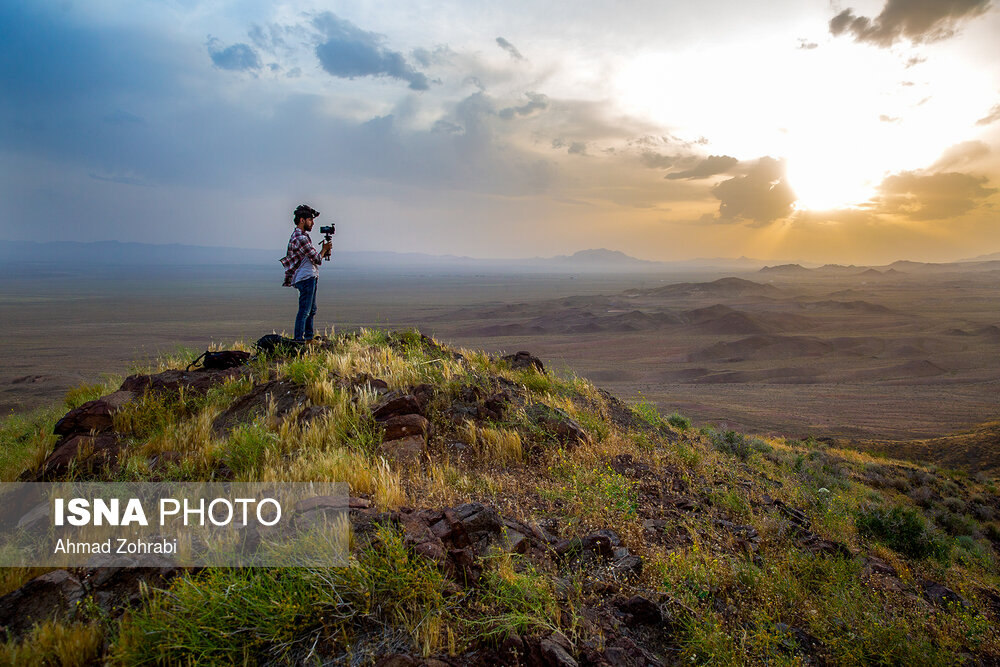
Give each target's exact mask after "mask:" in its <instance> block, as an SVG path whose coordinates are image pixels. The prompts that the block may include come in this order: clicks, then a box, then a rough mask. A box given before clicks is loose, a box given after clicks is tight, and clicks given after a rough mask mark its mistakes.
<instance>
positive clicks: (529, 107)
mask: <svg viewBox="0 0 1000 667" xmlns="http://www.w3.org/2000/svg"><path fill="white" fill-rule="evenodd" d="M525 96H527V98H528V102H527V103H526V104H523V105H521V106H519V107H507V108H506V109H501V110H500V117H501V118H503V119H504V120H510V119H511V118H513V117H514V116H530V115H531V114H533V113H535V112H536V111H542V110H544V109H547V108H548V106H549V98H548V97H546V96H545V95H542V94H540V93H525Z"/></svg>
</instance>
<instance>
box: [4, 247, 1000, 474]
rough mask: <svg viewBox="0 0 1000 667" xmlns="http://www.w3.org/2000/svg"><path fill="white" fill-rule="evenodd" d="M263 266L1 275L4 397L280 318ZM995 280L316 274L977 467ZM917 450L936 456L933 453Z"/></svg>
mask: <svg viewBox="0 0 1000 667" xmlns="http://www.w3.org/2000/svg"><path fill="white" fill-rule="evenodd" d="M273 273H274V272H273V271H272V270H270V269H269V267H255V266H250V267H237V266H233V267H198V268H192V269H186V270H183V271H181V270H178V269H177V268H168V267H162V268H155V267H154V268H145V269H142V270H141V271H135V270H131V269H129V268H127V267H116V268H106V269H101V270H73V269H65V270H58V271H52V270H49V271H47V272H43V275H41V276H35V277H33V278H32V279H31V280H27V279H22V278H20V277H18V276H17V275H13V274H12V275H9V276H7V277H5V279H4V280H3V281H2V283H0V285H2V293H0V313H2V317H3V320H4V321H5V322H6V323H7V331H8V333H7V336H6V339H5V341H4V343H3V345H4V347H5V348H6V349H5V351H4V355H3V356H4V359H5V360H6V363H5V366H4V368H3V369H2V370H0V408H2V410H3V412H4V413H10V412H11V411H21V410H25V409H31V408H34V407H38V406H41V405H45V404H49V403H52V402H55V401H58V400H60V399H61V397H62V395H63V394H64V393H65V391H66V390H67V389H68V388H70V387H71V386H74V385H76V384H79V383H84V382H93V381H95V380H97V379H99V377H100V376H101V375H102V374H119V375H123V374H126V373H127V372H128V370H129V364H131V363H133V362H141V361H142V359H144V358H146V357H150V356H153V355H156V354H160V353H163V352H170V351H173V350H175V349H176V348H177V346H178V345H183V346H185V347H186V348H188V349H187V350H186V351H184V352H183V353H190V356H191V357H192V359H193V358H194V356H195V355H196V354H197V353H200V352H201V351H203V350H204V349H205V348H207V347H208V346H209V345H212V344H215V345H221V346H224V347H225V346H228V345H230V344H232V343H233V341H235V340H243V341H245V342H247V343H252V341H253V340H255V339H256V338H257V337H258V336H260V335H262V334H264V333H269V332H271V331H275V330H276V331H279V332H280V331H282V330H283V329H287V328H289V326H290V323H291V316H292V315H293V314H294V313H293V311H294V305H295V304H294V301H295V299H294V294H292V292H291V290H287V289H282V288H281V287H280V286H278V285H277V284H276V283H275V281H274V280H273V277H274V276H273ZM998 287H1000V263H998V262H995V261H987V262H965V263H960V264H918V263H910V262H898V263H896V264H894V265H891V266H888V267H878V268H870V267H845V266H827V267H820V268H816V269H805V268H802V267H800V266H798V265H787V266H781V267H768V268H765V269H762V270H757V271H743V272H729V273H720V272H717V271H716V272H710V271H705V270H702V271H698V272H694V271H691V272H687V273H679V272H674V273H662V274H661V273H649V272H646V273H615V274H607V273H605V274H596V273H595V274H588V273H582V272H581V273H575V274H569V273H567V274H561V273H552V274H542V273H538V274H508V273H501V272H488V273H478V274H477V273H473V272H467V271H466V272H452V273H446V272H445V273H436V272H435V271H433V270H430V269H412V270H410V269H407V270H400V271H397V272H393V271H376V270H370V271H359V270H355V269H348V268H338V267H336V266H334V267H331V269H330V270H329V271H328V272H326V273H325V274H324V276H323V278H322V281H321V286H320V291H319V313H318V316H317V317H318V322H319V324H320V325H321V326H325V327H335V328H336V329H338V330H342V329H345V328H356V327H365V326H383V327H390V328H406V327H417V328H419V329H420V330H421V331H422V332H424V333H427V334H428V335H433V336H435V337H437V338H439V339H441V340H442V341H446V342H449V343H453V344H457V345H461V346H464V347H469V348H477V349H484V350H487V351H489V352H491V353H498V352H501V351H505V352H514V351H517V350H530V351H531V352H532V353H534V354H536V355H538V356H540V357H541V358H542V359H544V360H545V362H546V363H547V365H548V366H549V367H550V368H551V369H553V370H554V371H555V372H556V373H558V374H564V375H565V374H573V373H575V374H578V375H580V376H584V377H587V378H590V379H591V380H593V381H594V382H595V383H596V384H598V385H599V386H601V387H604V388H606V389H608V390H609V391H611V392H613V393H615V394H617V395H619V396H621V397H622V398H625V399H627V400H630V401H633V402H636V401H649V402H651V403H653V404H655V405H657V407H658V408H659V409H660V410H661V411H663V412H664V413H665V414H669V413H671V412H675V411H676V412H679V413H681V414H683V415H685V416H688V417H690V418H691V419H692V420H693V421H694V422H695V423H696V424H715V425H717V426H720V427H721V426H725V427H727V428H738V429H746V430H750V431H756V432H762V433H773V434H783V435H787V436H791V437H796V438H800V437H802V438H804V437H807V436H813V437H816V438H824V437H826V438H838V439H848V440H850V441H852V442H857V443H864V446H866V447H868V448H871V449H876V450H899V451H900V452H902V449H903V448H907V447H908V448H909V449H910V450H912V451H917V450H921V448H923V449H922V451H921V453H920V455H921V456H922V457H926V458H931V459H941V460H942V461H943V462H945V463H947V464H949V465H963V464H965V463H967V462H968V459H970V457H973V458H977V460H978V459H982V460H980V461H979V462H978V463H976V465H975V467H986V468H991V467H993V466H994V465H995V462H994V459H995V458H996V454H995V453H994V450H996V448H997V447H996V434H995V430H996V429H995V425H994V426H990V422H993V421H994V420H996V419H997V418H998V408H1000V400H998V395H1000V391H998V388H1000V355H998V354H997V352H998V350H1000V315H998V313H1000V289H998ZM962 433H965V434H966V435H964V436H960V437H959V439H958V440H954V439H952V440H949V439H945V440H944V441H938V444H937V445H934V444H933V443H931V444H930V445H928V443H927V442H924V440H925V439H930V438H940V437H943V436H951V435H953V434H962ZM915 440H916V441H918V442H916V443H913V442H909V441H915ZM904 442H907V443H908V444H906V445H904V444H903V443H904ZM969 442H973V443H975V445H974V446H972V445H969V444H968V443H969ZM960 443H965V444H964V445H962V444H960ZM929 446H930V447H932V448H936V450H937V451H935V452H934V453H933V454H928V452H927V451H926V450H927V449H928V447H929ZM963 447H964V449H963ZM966 450H975V451H974V452H972V451H966ZM942 457H943V458H942Z"/></svg>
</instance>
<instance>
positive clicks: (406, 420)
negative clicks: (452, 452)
mask: <svg viewBox="0 0 1000 667" xmlns="http://www.w3.org/2000/svg"><path fill="white" fill-rule="evenodd" d="M430 426H431V423H430V422H429V421H427V419H425V418H424V417H421V416H420V415H418V414H410V415H395V416H392V417H389V418H388V419H386V420H385V421H383V422H382V429H383V431H382V440H383V441H388V440H399V439H400V438H408V437H410V436H421V437H423V439H424V441H425V442H426V440H427V436H428V435H429V433H430Z"/></svg>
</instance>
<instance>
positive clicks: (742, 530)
mask: <svg viewBox="0 0 1000 667" xmlns="http://www.w3.org/2000/svg"><path fill="white" fill-rule="evenodd" d="M715 525H717V526H719V527H720V528H723V529H725V530H726V531H727V532H728V533H729V534H730V535H732V536H733V539H734V540H735V541H736V544H737V545H739V547H740V548H741V549H743V550H744V551H746V552H747V553H753V552H755V551H757V550H759V549H760V534H759V533H758V532H757V529H756V528H754V527H753V526H749V525H743V524H738V523H733V522H731V521H725V520H723V519H716V521H715Z"/></svg>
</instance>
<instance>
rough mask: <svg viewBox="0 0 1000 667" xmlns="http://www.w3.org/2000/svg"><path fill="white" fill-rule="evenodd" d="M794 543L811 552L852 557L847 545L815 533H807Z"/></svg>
mask: <svg viewBox="0 0 1000 667" xmlns="http://www.w3.org/2000/svg"><path fill="white" fill-rule="evenodd" d="M796 544H798V545H799V546H800V547H802V548H803V549H805V550H806V551H808V552H809V553H813V554H828V555H830V556H840V557H842V558H852V557H853V556H854V554H852V553H851V550H850V549H848V548H847V545H845V544H843V543H841V542H836V541H834V540H828V539H826V538H823V537H820V536H819V535H817V534H816V533H807V534H806V535H804V536H803V537H801V538H799V539H798V540H796Z"/></svg>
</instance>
